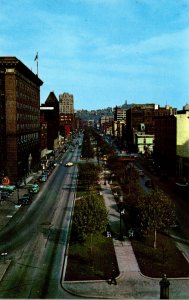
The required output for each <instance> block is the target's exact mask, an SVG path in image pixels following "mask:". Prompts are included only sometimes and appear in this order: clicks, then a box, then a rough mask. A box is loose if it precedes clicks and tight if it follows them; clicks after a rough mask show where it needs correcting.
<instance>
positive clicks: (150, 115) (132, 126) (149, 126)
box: [126, 104, 176, 151]
mask: <svg viewBox="0 0 189 300" xmlns="http://www.w3.org/2000/svg"><path fill="white" fill-rule="evenodd" d="M175 113H176V109H175V108H172V107H170V106H168V105H166V106H165V107H160V106H159V105H157V104H134V105H133V106H132V107H131V108H130V109H128V110H127V125H126V141H127V144H128V146H129V148H131V149H132V150H134V151H136V145H135V144H134V136H135V134H136V132H138V131H139V132H140V131H144V132H145V133H146V134H152V135H153V134H155V118H156V117H158V116H169V115H174V114H175ZM142 127H144V130H142Z"/></svg>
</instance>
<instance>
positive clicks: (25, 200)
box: [19, 194, 32, 205]
mask: <svg viewBox="0 0 189 300" xmlns="http://www.w3.org/2000/svg"><path fill="white" fill-rule="evenodd" d="M31 199H32V197H31V195H30V194H24V195H23V196H22V197H21V198H20V199H19V204H21V205H28V204H30V203H31Z"/></svg>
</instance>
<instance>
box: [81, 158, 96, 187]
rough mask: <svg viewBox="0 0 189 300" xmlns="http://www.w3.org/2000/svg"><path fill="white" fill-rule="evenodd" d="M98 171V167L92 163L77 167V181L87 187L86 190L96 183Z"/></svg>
mask: <svg viewBox="0 0 189 300" xmlns="http://www.w3.org/2000/svg"><path fill="white" fill-rule="evenodd" d="M100 170H101V168H100V166H98V165H95V164H93V163H86V164H81V165H79V180H80V181H82V182H83V183H84V184H85V185H86V186H87V188H88V190H89V188H90V187H91V186H93V185H95V184H96V183H97V181H98V179H99V172H100Z"/></svg>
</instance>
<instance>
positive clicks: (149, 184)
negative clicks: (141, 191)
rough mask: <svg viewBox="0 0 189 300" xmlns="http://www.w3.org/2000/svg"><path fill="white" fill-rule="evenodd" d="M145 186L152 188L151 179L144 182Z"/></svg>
mask: <svg viewBox="0 0 189 300" xmlns="http://www.w3.org/2000/svg"><path fill="white" fill-rule="evenodd" d="M145 186H147V187H149V188H153V187H154V184H153V181H152V180H151V179H148V180H146V182H145Z"/></svg>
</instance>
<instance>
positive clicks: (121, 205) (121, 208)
mask: <svg viewBox="0 0 189 300" xmlns="http://www.w3.org/2000/svg"><path fill="white" fill-rule="evenodd" d="M124 213H125V209H124V208H123V196H120V198H119V216H120V224H119V239H120V241H123V232H122V223H121V218H122V217H121V216H122V215H124Z"/></svg>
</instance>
